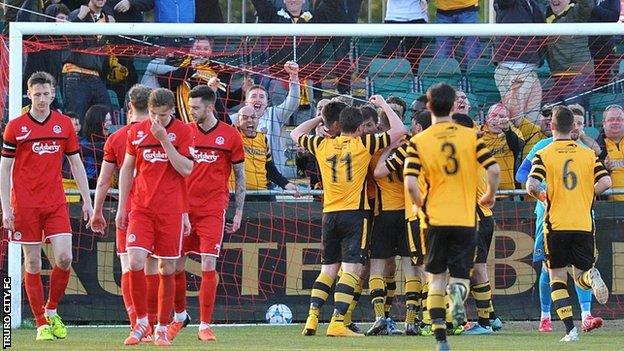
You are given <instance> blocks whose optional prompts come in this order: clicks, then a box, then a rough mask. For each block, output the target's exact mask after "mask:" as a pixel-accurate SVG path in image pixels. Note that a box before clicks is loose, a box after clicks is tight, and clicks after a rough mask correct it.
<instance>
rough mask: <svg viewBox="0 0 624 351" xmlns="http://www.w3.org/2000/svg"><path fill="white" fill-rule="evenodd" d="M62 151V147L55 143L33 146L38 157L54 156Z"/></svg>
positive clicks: (37, 143)
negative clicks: (44, 155)
mask: <svg viewBox="0 0 624 351" xmlns="http://www.w3.org/2000/svg"><path fill="white" fill-rule="evenodd" d="M59 150H61V145H58V144H56V141H53V142H52V144H48V143H42V142H36V143H33V144H32V151H33V152H34V153H36V154H38V155H43V154H53V153H56V152H59Z"/></svg>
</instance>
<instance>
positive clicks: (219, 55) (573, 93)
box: [0, 26, 624, 323]
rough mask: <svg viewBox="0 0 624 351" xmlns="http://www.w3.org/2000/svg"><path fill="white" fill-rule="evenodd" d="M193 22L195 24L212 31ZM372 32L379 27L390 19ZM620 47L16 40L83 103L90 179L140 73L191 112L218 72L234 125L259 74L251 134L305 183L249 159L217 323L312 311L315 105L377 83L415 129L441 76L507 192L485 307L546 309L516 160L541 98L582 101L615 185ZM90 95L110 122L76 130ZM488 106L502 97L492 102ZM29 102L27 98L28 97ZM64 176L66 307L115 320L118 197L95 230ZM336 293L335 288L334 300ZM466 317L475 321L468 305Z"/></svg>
mask: <svg viewBox="0 0 624 351" xmlns="http://www.w3.org/2000/svg"><path fill="white" fill-rule="evenodd" d="M56 28H57V29H58V28H59V27H56ZM85 28H86V27H85ZM168 28H170V27H168ZM198 28H201V29H198V31H197V33H200V32H206V30H205V28H208V27H198ZM284 28H290V27H284ZM376 28H377V29H378V30H379V31H384V32H385V30H384V27H383V26H379V27H376ZM389 28H392V30H394V29H396V28H397V27H396V26H393V27H389ZM414 28H415V29H414V33H419V30H420V29H419V28H422V26H414ZM449 28H454V27H453V26H449ZM337 30H340V27H337ZM48 33H50V32H48ZM55 33H57V32H55ZM101 33H103V34H104V33H106V32H104V31H102V32H101ZM282 33H290V32H288V31H286V30H284V32H282ZM388 33H389V32H388ZM449 33H452V32H449ZM497 33H499V32H497ZM540 33H545V32H540ZM247 34H248V33H247ZM455 34H457V33H455ZM413 35H416V34H413ZM579 43H581V44H579ZM572 44H574V46H575V47H581V48H582V50H580V51H579V52H577V53H571V54H572V55H567V54H562V52H561V50H564V49H565V48H566V47H569V46H570V45H572ZM622 48H624V42H622V41H621V37H617V36H599V37H587V36H578V35H577V36H574V37H570V36H559V35H551V36H507V37H502V36H492V35H491V36H480V37H455V38H454V39H453V37H452V36H436V37H433V36H414V37H396V36H395V37H383V36H376V37H365V36H362V37H320V36H310V35H308V36H305V35H298V36H286V37H275V36H273V37H269V36H267V37H260V36H197V37H193V38H191V37H181V36H149V37H144V36H136V34H135V33H127V36H115V35H110V36H104V37H102V36H97V37H95V36H84V35H83V36H78V35H53V36H52V35H48V34H46V35H43V34H39V35H32V36H31V35H28V36H24V37H23V56H24V58H25V61H24V62H25V65H24V73H23V79H24V81H25V80H26V79H27V78H28V75H29V74H30V73H32V72H33V71H36V70H42V69H46V67H47V70H48V71H49V72H50V73H52V74H53V75H55V77H56V78H57V81H58V82H57V87H56V100H55V103H54V108H58V109H60V110H61V111H64V112H68V111H69V112H74V113H77V118H78V119H80V120H81V121H83V131H82V133H81V137H82V138H81V143H82V156H83V158H84V159H85V160H86V161H85V162H86V163H87V170H88V172H89V177H90V180H91V182H92V184H93V183H94V179H95V177H96V176H97V173H98V169H99V165H100V164H101V162H102V147H103V143H104V140H105V138H106V137H107V136H108V133H109V132H113V131H115V130H116V129H118V128H119V127H120V126H121V125H124V124H125V123H127V121H128V114H127V109H126V92H127V90H128V89H129V88H130V87H131V86H132V84H135V83H137V82H138V83H141V82H142V83H143V84H147V85H149V86H151V87H166V88H169V89H171V90H173V91H174V92H175V93H176V97H177V99H178V106H177V108H176V117H177V118H180V119H183V120H184V121H187V122H192V117H191V116H190V114H189V113H188V112H187V109H186V105H185V103H186V100H187V98H188V91H189V89H190V88H192V87H193V86H195V85H197V84H207V83H208V82H209V81H210V79H211V78H213V77H218V78H219V80H220V83H217V82H214V80H213V81H212V83H213V84H215V85H214V86H215V88H216V89H217V92H218V96H219V99H218V102H217V105H218V106H217V111H218V117H219V118H220V119H221V120H223V121H225V122H227V123H231V121H234V122H235V123H237V122H236V121H237V118H236V113H237V111H238V110H239V109H240V107H241V106H243V105H244V104H245V99H246V93H247V92H248V89H249V87H250V86H251V85H252V84H259V85H261V86H263V87H264V89H265V90H266V91H267V92H268V100H269V108H270V109H271V112H270V113H269V114H268V119H269V120H270V121H271V122H272V123H271V122H267V120H266V118H265V119H264V120H263V119H261V121H260V125H259V126H258V128H257V129H258V131H261V132H264V133H268V135H267V137H268V140H269V148H270V149H271V151H272V154H273V159H274V161H275V163H276V166H277V168H278V169H279V171H280V172H281V173H282V174H283V175H284V176H285V177H286V178H288V179H289V181H290V182H292V183H295V184H298V185H299V186H300V187H301V189H302V193H303V195H302V196H301V197H298V198H295V197H294V196H292V193H283V192H282V190H281V189H280V187H278V186H277V185H275V184H274V183H272V182H269V181H268V178H266V172H265V169H264V168H263V167H264V165H263V164H260V166H259V167H257V164H255V163H253V162H249V159H248V163H249V164H250V165H249V167H248V169H247V170H248V172H247V177H248V180H247V182H248V190H250V193H249V195H248V197H247V201H246V204H245V213H244V219H243V224H242V226H241V228H240V230H238V232H236V233H235V234H226V235H225V238H224V242H223V251H222V255H221V257H220V258H219V261H218V262H219V263H218V268H217V269H218V272H219V275H220V284H219V288H218V289H219V290H218V294H217V295H218V297H217V310H216V312H215V319H216V320H217V321H219V322H226V323H237V322H258V321H264V319H265V311H266V309H267V308H268V307H269V306H270V305H272V304H274V303H282V304H286V305H288V306H289V307H290V308H291V309H292V311H293V314H294V320H296V321H301V320H304V319H305V317H306V313H307V309H308V303H309V299H308V297H309V293H310V289H311V287H312V283H313V282H314V279H315V278H316V276H317V274H318V271H319V269H320V246H321V245H320V231H321V214H322V193H321V192H320V191H319V190H320V189H321V185H322V182H321V180H320V176H319V175H318V171H317V168H316V165H315V162H314V160H313V159H312V157H311V156H310V155H309V154H306V153H305V152H303V151H302V150H301V149H299V148H298V147H296V146H295V145H294V144H293V143H292V142H291V141H290V138H289V136H288V134H289V131H290V130H292V128H293V127H294V126H296V125H298V124H300V123H302V122H303V121H306V120H308V119H310V118H311V117H313V116H315V115H316V114H317V113H318V111H317V109H316V104H317V103H318V102H319V101H321V100H322V99H341V100H343V101H345V102H347V103H349V104H353V105H354V106H361V105H363V104H365V103H367V101H368V99H369V97H370V96H371V95H373V94H381V95H383V96H384V97H385V98H386V99H388V98H389V97H391V96H393V97H397V98H400V99H396V100H393V101H394V103H395V105H396V106H395V108H396V109H397V111H398V112H399V113H401V114H402V116H403V119H404V122H405V124H406V126H407V127H408V128H409V126H410V125H411V124H412V117H413V116H417V115H418V114H419V113H420V112H421V111H422V110H423V109H425V106H424V103H423V100H422V98H421V96H423V95H424V93H425V92H426V91H427V89H428V88H429V87H430V86H432V85H433V84H435V83H438V82H446V83H449V84H451V85H453V86H454V87H456V88H457V89H458V90H460V91H461V93H458V100H457V103H456V109H457V111H458V112H463V113H466V114H468V115H469V116H471V117H472V118H473V119H474V120H475V121H476V122H477V123H478V125H479V133H483V137H484V138H485V140H486V143H487V145H488V147H489V148H490V149H491V150H492V151H493V152H494V154H495V156H496V157H497V159H498V161H499V163H500V164H501V167H502V171H503V183H502V186H501V189H503V192H501V195H500V198H499V201H498V202H497V204H496V207H495V209H494V216H495V219H496V231H495V239H494V242H493V245H492V248H491V252H490V256H489V267H490V274H491V275H490V277H491V278H490V279H491V281H492V282H493V286H494V287H495V289H494V307H495V309H496V311H497V313H498V314H499V315H500V316H501V317H502V318H503V319H506V320H511V319H523V320H524V319H537V318H538V317H539V298H538V290H537V283H536V281H537V278H538V276H539V270H540V263H533V259H532V258H533V245H534V228H535V215H534V213H533V209H534V204H535V203H534V202H532V201H530V200H528V199H527V197H526V196H525V195H523V194H524V193H523V191H522V190H519V189H521V186H520V184H518V183H516V182H515V180H514V171H515V170H516V169H517V168H518V166H519V165H520V163H521V162H522V159H523V158H524V156H525V155H526V154H527V153H528V151H529V149H530V147H531V146H532V145H534V144H535V143H536V142H537V141H538V140H540V139H542V138H544V137H545V134H544V133H543V132H545V131H546V130H548V128H549V126H548V123H549V118H550V114H549V113H550V109H551V108H552V107H553V106H556V105H559V104H567V105H570V104H578V106H576V107H575V108H576V109H580V110H581V112H580V115H581V116H582V119H583V121H584V124H585V126H584V135H583V140H584V141H587V140H589V139H586V137H590V138H592V139H593V140H596V141H597V143H598V144H599V145H601V147H602V150H603V151H604V153H603V155H602V156H601V157H602V158H603V159H606V160H608V164H609V167H610V168H611V170H612V172H613V177H614V182H615V185H616V186H617V187H619V188H620V192H621V189H622V188H621V187H623V186H624V179H623V178H624V175H623V174H624V155H623V154H622V153H621V151H619V149H618V148H617V147H615V145H616V144H617V143H614V142H613V141H612V137H613V135H615V131H614V130H615V129H617V128H616V127H613V124H612V123H613V122H612V121H611V120H608V121H607V119H606V117H608V116H611V115H610V114H609V113H610V112H609V111H612V112H613V110H615V112H618V111H619V112H622V110H621V108H618V107H614V106H613V105H618V104H622V103H624V101H623V99H624V98H623V96H624V95H622V90H623V89H624V88H623V85H622V84H621V83H622V82H621V76H620V72H619V67H620V65H621V64H620V63H621V61H622ZM76 55H83V56H84V55H86V56H87V57H91V58H93V59H94V60H95V59H98V60H101V63H100V64H101V65H102V69H101V70H99V71H98V70H97V69H95V68H94V67H79V66H78V65H76V64H74V65H73V66H72V65H68V63H71V62H72V61H71V60H72V57H76ZM289 60H293V61H296V62H297V63H298V64H299V85H292V86H291V87H290V88H289V85H288V79H289V77H288V75H287V74H286V72H285V70H284V63H285V62H286V61H289ZM96 61H97V60H96ZM76 62H77V61H73V63H76ZM7 63H8V61H7V55H6V53H4V54H2V55H0V67H2V68H4V67H7ZM94 71H95V74H100V75H101V77H102V79H103V81H104V82H105V84H106V87H105V88H104V90H103V91H100V92H97V93H96V92H94V93H93V94H90V92H92V91H93V90H94V89H95V87H93V86H87V85H80V79H79V78H80V75H84V74H92V73H94ZM3 72H6V70H5V69H0V76H1V75H2V74H3ZM5 82H6V80H5V79H0V87H1V88H2V89H3V90H2V92H1V93H2V96H3V98H4V97H6V96H7V94H8V91H7V86H6V85H3V84H5ZM13 91H15V90H13ZM24 94H25V90H24ZM96 96H98V97H97V98H96ZM2 100H3V99H0V107H2ZM249 101H250V103H251V104H252V105H254V104H255V103H254V101H253V100H249ZM401 101H402V102H401ZM98 103H103V104H104V105H106V106H107V108H110V111H111V115H112V126H108V125H106V126H104V127H103V128H99V129H98V128H95V129H93V126H92V125H90V126H89V127H88V128H87V129H88V131H87V132H85V126H86V124H87V123H85V122H84V119H85V114H86V111H87V109H88V108H89V107H90V106H92V105H95V104H98ZM497 103H500V104H501V106H502V107H501V106H499V107H496V106H495V107H492V106H494V105H495V104H497ZM28 104H29V101H28V100H27V99H26V98H24V100H23V106H27V105H28ZM254 107H256V108H262V106H254ZM271 107H272V108H271ZM605 110H607V111H606V112H605ZM4 111H5V112H6V110H4ZM615 114H616V115H617V113H615ZM8 117H14V116H8V115H7V114H5V115H4V120H5V121H6V120H8ZM505 118H509V119H510V122H511V126H509V128H510V130H511V133H513V134H514V135H516V139H520V140H523V142H522V143H519V144H514V143H512V142H511V141H510V137H509V136H508V135H507V134H508V133H510V132H507V134H506V133H505V132H504V131H503V129H507V127H508V126H506V122H505V121H504V119H505ZM615 123H617V122H615ZM275 126H278V128H276V127H275ZM245 128H246V126H243V127H242V128H241V129H245ZM619 128H621V127H619ZM605 130H606V135H605ZM620 135H621V134H620ZM512 144H513V145H512ZM523 144H524V145H525V146H523ZM620 145H622V144H621V142H620ZM590 146H591V145H590ZM245 151H246V152H247V153H248V156H249V157H250V159H251V158H253V157H256V156H258V155H259V153H260V154H262V153H261V152H260V149H259V148H258V146H257V145H252V144H249V145H247V147H246V150H245ZM254 167H255V168H254ZM65 177H66V178H67V180H66V188H67V190H68V201H69V203H70V212H71V215H72V216H71V218H72V227H73V229H74V241H73V242H74V263H73V266H72V275H71V279H70V283H69V286H68V288H67V291H66V296H65V298H64V300H63V303H62V304H61V306H60V307H59V312H60V313H61V314H62V316H63V318H64V320H65V321H66V322H70V323H95V322H98V323H102V322H103V323H122V322H124V321H126V314H125V310H124V307H123V303H122V299H121V295H120V294H121V292H120V272H121V269H120V264H119V260H118V258H117V256H116V254H115V228H114V218H115V210H116V207H117V203H116V196H117V195H116V192H115V191H112V192H111V194H110V196H109V197H108V199H107V202H106V206H105V214H106V216H107V221H108V223H109V226H108V234H107V235H106V236H100V235H97V234H94V233H93V232H91V231H90V230H89V229H85V223H84V222H83V221H82V219H81V218H80V217H81V216H80V202H79V201H80V197H79V196H77V195H75V193H72V192H71V191H72V190H74V189H75V186H74V185H73V184H72V180H71V179H70V178H71V174H69V173H67V174H65ZM2 181H5V180H4V179H3V180H2ZM615 200H622V195H620V196H619V198H617V199H616V198H613V197H609V198H607V197H605V198H601V199H599V201H597V202H596V203H595V217H594V218H595V223H596V245H597V250H598V253H599V254H598V256H597V266H598V268H599V269H600V271H601V272H602V274H603V277H604V278H605V281H606V283H607V285H608V286H609V288H610V289H611V291H612V294H613V296H612V297H611V298H610V300H609V303H608V304H607V305H606V306H601V305H598V304H597V303H594V306H593V312H594V315H599V316H602V317H603V318H617V319H619V318H624V297H623V295H622V294H624V235H623V234H624V226H623V224H622V221H623V219H624V207H623V206H622V202H617V201H615ZM449 215H452V214H449ZM571 215H574V214H571ZM6 237H7V236H6V231H4V230H3V237H2V242H1V245H0V248H1V250H2V251H1V255H2V256H1V257H2V261H1V262H0V268H1V269H2V272H3V274H4V272H7V269H8V265H20V264H21V262H20V261H19V260H16V257H15V256H12V257H11V258H10V260H9V261H8V262H7V245H6V243H7V240H6ZM50 255H51V250H49V249H47V248H46V249H44V255H43V257H44V258H46V259H49V258H50V257H51V256H50ZM44 261H45V262H44V272H46V273H48V274H49V272H50V270H51V266H50V264H49V263H48V262H47V260H45V259H44ZM397 266H398V267H400V265H397ZM186 268H187V280H188V286H187V290H188V297H189V298H188V303H189V311H190V313H191V315H192V316H197V315H198V305H197V298H196V297H197V295H198V291H199V281H200V278H201V271H200V263H199V260H198V257H192V259H191V260H189V261H188V262H187V267H186ZM396 279H397V282H399V283H398V284H397V286H398V290H397V296H398V298H396V299H395V300H394V308H393V309H392V311H391V314H392V315H393V316H396V318H397V319H398V320H401V319H402V318H403V314H404V308H403V307H402V306H404V299H403V284H402V283H401V282H402V279H403V278H402V273H401V270H400V268H399V269H398V271H397V273H396ZM45 281H46V280H45V279H44V282H45ZM22 296H23V304H22V311H23V313H22V315H23V317H24V318H25V319H26V320H27V319H28V318H30V309H29V307H28V302H27V300H26V297H25V294H23V295H22ZM331 304H332V298H331V297H330V301H329V302H328V305H331ZM468 305H469V306H474V304H473V303H469V304H468ZM575 306H576V305H575ZM330 310H331V308H325V309H324V311H323V315H322V316H323V317H324V318H327V317H328V316H329V313H330ZM575 311H576V312H578V309H577V308H575ZM469 312H470V314H471V316H472V317H474V316H475V311H474V309H473V308H472V307H471V309H470V310H469ZM372 315H373V314H372V308H371V305H370V302H369V300H368V293H367V286H366V284H365V286H364V292H363V296H362V298H361V299H360V303H359V305H358V308H357V309H356V312H355V319H356V320H371V319H372Z"/></svg>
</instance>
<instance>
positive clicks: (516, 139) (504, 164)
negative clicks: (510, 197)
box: [481, 103, 524, 190]
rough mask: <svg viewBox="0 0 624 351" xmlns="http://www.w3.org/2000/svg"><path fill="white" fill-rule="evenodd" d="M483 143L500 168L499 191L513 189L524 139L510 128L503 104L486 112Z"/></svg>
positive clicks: (517, 131) (514, 129)
mask: <svg viewBox="0 0 624 351" xmlns="http://www.w3.org/2000/svg"><path fill="white" fill-rule="evenodd" d="M481 130H482V132H483V136H482V138H483V143H484V144H485V146H486V147H487V148H488V149H489V150H490V152H491V153H492V156H494V158H495V159H496V161H497V162H498V164H499V166H500V171H501V173H500V186H499V189H501V190H512V189H515V187H516V186H515V182H514V174H515V163H516V159H517V157H518V155H519V154H520V153H521V152H522V148H523V146H524V138H523V137H522V133H521V132H520V131H519V130H518V129H516V128H515V127H513V126H512V124H511V121H510V120H509V110H508V109H507V107H505V106H504V105H503V104H501V103H498V104H496V105H493V106H492V107H490V109H489V110H488V114H487V117H486V120H485V125H483V126H482V128H481Z"/></svg>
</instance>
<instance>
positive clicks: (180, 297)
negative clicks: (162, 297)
mask: <svg viewBox="0 0 624 351" xmlns="http://www.w3.org/2000/svg"><path fill="white" fill-rule="evenodd" d="M185 310H186V272H185V271H182V272H177V273H176V274H175V311H176V312H177V313H182V312H183V311H185Z"/></svg>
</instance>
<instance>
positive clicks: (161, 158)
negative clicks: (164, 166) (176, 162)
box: [143, 149, 168, 163]
mask: <svg viewBox="0 0 624 351" xmlns="http://www.w3.org/2000/svg"><path fill="white" fill-rule="evenodd" d="M143 159H144V160H145V161H147V162H151V163H155V162H167V161H168V157H167V153H166V152H162V151H160V150H152V149H145V150H143Z"/></svg>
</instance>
